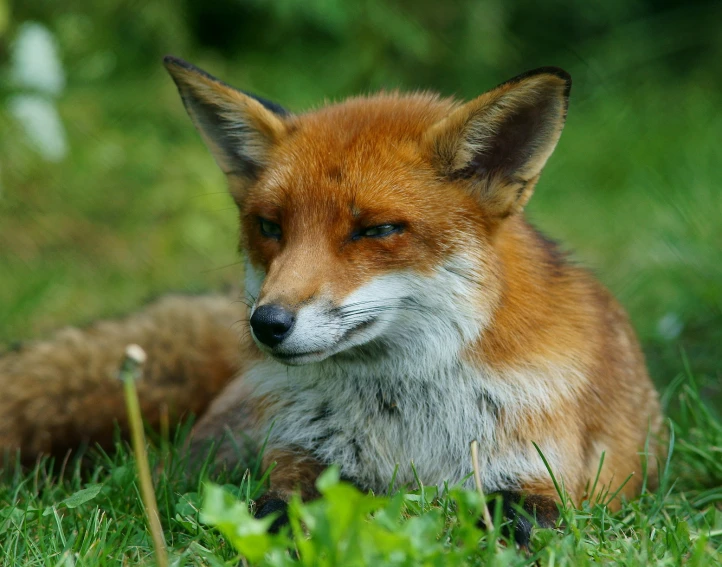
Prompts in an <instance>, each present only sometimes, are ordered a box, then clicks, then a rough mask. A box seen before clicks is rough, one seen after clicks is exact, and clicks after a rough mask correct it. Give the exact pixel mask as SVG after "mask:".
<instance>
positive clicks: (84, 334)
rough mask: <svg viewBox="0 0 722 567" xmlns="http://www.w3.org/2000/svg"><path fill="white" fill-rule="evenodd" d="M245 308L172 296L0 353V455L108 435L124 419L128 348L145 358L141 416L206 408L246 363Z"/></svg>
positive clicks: (57, 448)
mask: <svg viewBox="0 0 722 567" xmlns="http://www.w3.org/2000/svg"><path fill="white" fill-rule="evenodd" d="M246 318H247V313H246V306H245V305H243V304H242V303H240V302H238V301H234V299H233V298H231V297H230V296H204V297H185V296H183V297H181V296H168V297H165V298H163V299H161V300H159V301H157V302H156V303H153V304H151V305H149V306H148V307H147V308H145V309H144V310H143V311H141V312H139V313H136V314H134V315H131V316H129V317H126V318H124V319H120V320H113V321H101V322H98V323H96V324H94V325H92V326H90V327H88V328H84V329H77V328H67V329H63V330H61V331H59V332H57V333H56V334H55V335H54V336H53V337H52V338H51V339H49V340H46V341H42V342H36V343H31V344H28V345H27V346H24V347H23V348H21V349H19V350H18V351H16V352H11V353H9V354H6V355H4V356H2V357H0V461H2V455H3V454H5V455H8V454H9V455H10V456H13V455H14V454H15V452H16V450H17V449H20V450H21V458H22V460H23V461H26V462H27V461H30V460H32V459H34V458H36V456H37V455H39V454H41V453H42V454H54V455H60V454H63V453H65V452H66V451H67V450H69V449H71V448H74V447H77V446H78V445H79V444H81V443H86V442H87V443H101V444H107V443H109V442H111V441H112V436H113V431H114V427H115V425H114V424H115V422H116V421H117V422H118V423H119V424H120V426H121V428H124V427H125V406H124V399H123V394H122V387H121V384H120V382H119V381H118V379H117V374H118V369H119V366H120V363H121V362H122V359H123V356H124V352H125V347H126V346H127V345H128V344H130V343H136V344H139V345H140V346H142V347H143V348H144V349H145V351H146V353H147V355H148V360H147V362H146V364H145V368H144V375H143V379H142V380H141V381H140V382H139V384H138V391H139V395H140V399H141V406H142V411H143V416H144V418H145V419H146V420H147V421H148V423H149V424H150V425H151V426H154V425H158V422H159V419H160V416H161V415H162V414H163V412H164V407H165V408H166V409H167V411H168V414H169V415H170V417H171V419H175V418H177V417H179V416H180V415H182V414H184V413H187V412H194V413H199V412H202V411H203V410H204V409H205V407H206V406H207V405H208V403H209V402H210V401H211V399H212V398H213V397H214V396H215V395H216V394H217V393H218V392H219V390H220V389H221V388H223V386H225V385H226V383H228V381H229V380H230V379H231V378H232V377H233V376H234V375H236V374H237V373H238V372H239V371H240V370H241V368H242V365H243V355H244V352H243V351H244V350H245V349H242V348H241V347H240V343H241V335H242V333H244V332H245V331H244V329H245V328H246V325H245V320H246Z"/></svg>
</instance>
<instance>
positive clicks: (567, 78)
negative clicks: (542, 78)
mask: <svg viewBox="0 0 722 567" xmlns="http://www.w3.org/2000/svg"><path fill="white" fill-rule="evenodd" d="M529 75H554V76H555V77H557V78H559V79H561V80H562V81H564V85H565V87H564V96H569V91H571V90H572V76H571V75H570V74H569V73H567V72H566V71H565V70H564V69H562V68H561V67H539V68H538V69H534V70H533V71H529Z"/></svg>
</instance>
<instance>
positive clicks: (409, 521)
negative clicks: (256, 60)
mask: <svg viewBox="0 0 722 567" xmlns="http://www.w3.org/2000/svg"><path fill="white" fill-rule="evenodd" d="M202 62H203V61H201V63H202ZM207 62H208V63H211V64H209V65H207V66H208V67H209V68H213V69H214V70H215V67H214V65H219V66H221V68H223V67H225V64H224V63H222V62H220V61H218V60H217V59H213V60H209V61H207ZM585 71H586V70H585V69H577V70H576V72H575V70H574V69H572V73H573V75H574V76H575V77H578V78H580V79H581V80H579V81H578V82H577V85H576V86H575V89H574V92H573V98H572V105H571V109H570V115H569V121H568V125H567V127H566V130H565V133H564V135H563V137H562V141H561V143H560V145H559V148H558V150H557V152H556V154H555V155H554V157H553V158H552V160H551V161H550V163H549V166H548V167H547V170H546V172H545V174H544V176H543V177H542V180H541V182H540V183H539V186H538V188H537V192H536V195H535V197H534V198H533V200H532V203H531V205H530V210H529V213H530V215H531V217H532V218H533V219H534V220H535V222H537V224H538V225H540V227H541V228H543V229H544V230H545V231H546V232H548V233H549V234H550V235H552V236H554V237H557V238H559V239H560V240H562V241H563V243H564V245H565V246H567V247H568V248H569V249H571V250H573V251H574V253H573V255H574V257H575V258H577V259H578V260H579V261H581V262H583V263H585V264H587V265H589V266H591V267H592V268H593V269H594V270H595V271H596V272H597V274H598V275H599V277H600V278H601V279H602V280H603V281H604V282H605V283H606V284H607V285H608V286H609V287H610V288H611V289H612V290H613V291H614V293H615V294H616V295H617V296H618V297H619V298H620V299H621V300H622V302H623V303H624V305H625V306H626V307H627V308H628V309H629V311H630V314H631V316H632V318H633V321H634V323H635V326H636V327H637V329H638V330H639V333H640V337H641V339H642V342H643V345H644V348H645V351H646V353H647V357H648V362H649V365H650V368H651V371H652V375H653V378H654V379H655V381H656V383H657V384H658V386H659V387H660V390H661V391H662V392H663V397H664V400H665V409H666V411H667V412H668V414H669V415H670V416H672V419H673V423H674V424H675V426H674V440H675V441H674V445H673V447H672V449H673V450H672V452H671V460H670V462H669V465H668V466H666V464H665V463H662V466H663V467H665V475H664V478H663V483H662V488H661V489H660V490H659V491H657V492H655V493H648V494H644V495H643V496H642V497H641V498H640V499H638V500H635V501H633V502H630V503H627V504H625V506H624V509H623V510H622V511H621V512H619V513H617V514H614V515H610V514H609V513H608V512H607V510H606V509H605V508H604V507H603V506H601V505H594V506H592V505H583V506H582V507H581V508H580V509H578V510H573V509H567V510H565V511H564V524H563V525H562V526H561V527H559V528H558V529H557V530H547V531H540V532H539V533H538V535H537V539H536V542H535V546H534V551H533V553H531V554H526V553H524V552H521V551H519V550H517V549H515V548H514V546H511V545H508V544H506V543H503V542H502V543H499V542H500V540H503V538H502V537H501V536H500V534H499V533H497V532H493V533H490V534H487V533H485V532H481V531H480V530H478V528H476V518H477V517H478V514H479V502H478V499H477V497H476V496H475V495H474V494H471V493H468V492H467V493H462V492H459V491H452V492H450V493H449V494H446V495H436V494H434V491H432V490H431V489H428V488H427V489H425V490H423V491H418V490H417V491H411V492H407V493H401V494H397V495H394V496H391V497H390V498H389V499H381V498H377V497H375V496H371V495H362V494H359V493H358V492H356V491H355V490H353V489H352V488H351V487H348V486H345V485H342V484H334V483H333V482H332V479H329V482H328V484H327V486H326V487H325V490H326V498H324V499H323V500H321V501H319V502H318V503H314V504H310V505H308V506H300V505H298V506H296V507H295V508H294V510H295V512H294V514H296V515H295V517H296V518H300V519H303V521H304V523H305V525H306V526H307V528H308V533H306V532H305V531H303V530H302V528H301V527H300V524H296V525H295V527H294V531H293V533H292V534H291V535H290V536H289V535H287V534H285V535H280V536H277V537H276V536H273V537H271V536H267V535H266V534H265V533H264V532H263V529H262V526H261V525H259V524H258V523H256V522H255V521H254V520H252V519H251V518H250V517H249V516H248V515H247V514H246V513H245V510H246V507H245V505H240V506H239V505H234V504H233V502H232V501H229V500H228V498H231V497H232V498H238V499H241V500H247V499H248V498H249V497H253V496H255V495H257V494H258V493H259V492H260V491H261V490H263V487H262V484H261V483H260V481H259V479H256V478H249V477H248V476H244V471H243V470H238V471H229V472H225V473H222V474H218V475H214V476H213V478H212V480H213V481H214V482H215V483H218V484H221V485H223V487H224V490H225V491H226V492H227V493H228V494H230V495H231V496H230V497H228V496H226V497H223V496H219V495H218V493H217V492H213V491H212V489H211V491H210V492H209V489H207V488H204V484H203V479H202V478H200V477H198V476H194V477H191V478H189V477H188V476H186V475H185V474H184V470H185V467H184V462H183V457H182V455H179V454H178V449H177V448H178V447H179V446H180V444H181V442H180V441H179V440H176V441H175V442H173V443H171V444H170V447H168V446H167V445H166V444H165V443H164V442H161V440H158V439H157V438H155V441H154V442H153V443H152V446H151V451H150V459H151V465H152V470H154V471H155V482H156V490H157V494H158V500H159V505H160V510H161V520H162V523H163V526H164V528H165V532H166V539H167V542H168V544H169V547H170V550H171V555H172V558H173V559H174V560H175V561H176V562H177V563H176V564H180V565H235V564H237V562H238V553H237V551H236V549H235V548H234V547H233V545H232V542H235V544H236V545H238V546H239V548H240V549H246V550H247V549H248V547H247V546H248V545H249V541H251V542H252V543H253V546H256V547H255V548H261V547H262V546H264V545H265V546H268V549H269V550H271V551H270V552H269V554H267V555H266V556H265V558H263V559H260V560H259V561H257V562H255V564H261V565H265V564H267V565H285V564H296V563H299V564H301V565H361V564H365V565H493V564H512V565H516V564H519V565H522V564H533V563H534V562H536V561H539V562H540V563H541V564H545V565H584V564H588V563H592V562H606V563H619V564H625V565H651V564H658V565H677V564H682V563H684V564H690V565H718V564H720V562H721V561H722V488H720V487H721V486H722V464H721V463H722V424H721V422H720V419H719V417H720V407H722V403H721V402H722V386H721V384H722V380H721V378H722V348H720V345H722V263H720V253H721V252H720V251H722V223H721V222H720V219H722V198H721V197H720V195H721V194H722V193H720V187H721V186H722V173H720V169H719V163H720V161H721V160H720V158H721V152H720V149H719V132H722V113H721V112H720V110H719V109H720V107H721V103H722V100H720V98H722V97H720V95H719V94H718V93H717V92H715V91H714V89H712V88H711V87H710V85H709V83H708V82H707V79H706V78H705V74H704V73H703V72H701V71H698V72H694V73H690V74H687V75H685V76H684V77H667V76H664V75H663V74H659V73H658V74H653V73H650V74H649V75H645V74H644V73H642V72H640V73H638V74H637V75H635V77H634V80H626V81H624V80H618V81H615V80H613V79H608V80H605V81H599V80H596V79H592V78H590V77H588V76H585ZM219 74H221V72H220V71H219ZM249 76H255V77H260V76H263V74H262V73H261V70H259V69H255V72H254V73H251V74H250V75H243V76H241V75H236V76H231V77H230V79H231V80H232V82H236V83H237V84H240V85H243V86H245V87H249V88H258V89H259V90H260V91H261V92H263V90H264V85H263V84H254V83H251V84H247V83H244V81H246V80H248V79H249ZM299 77H300V74H299ZM234 79H235V80H234ZM293 80H294V78H293V77H290V78H288V79H287V80H285V82H283V81H280V80H279V84H281V85H283V86H282V87H277V88H276V90H277V91H279V92H277V93H275V94H277V95H278V96H279V98H281V99H282V101H283V102H284V103H286V104H288V106H289V107H291V108H292V109H298V108H299V107H298V106H297V105H300V104H301V103H304V104H306V103H307V102H308V100H307V99H308V92H309V90H311V91H312V89H310V88H307V89H303V88H301V89H297V87H298V85H297V84H294V82H293ZM298 81H306V83H308V77H305V78H298ZM306 83H304V84H306ZM306 86H308V85H306ZM409 86H410V87H413V86H415V85H409ZM488 86H490V85H489V84H487V83H483V82H481V81H480V83H479V91H481V90H482V89H483V88H485V87H488ZM265 87H266V90H267V89H269V88H270V86H269V85H265ZM319 88H320V87H319ZM465 88H467V89H468V88H469V87H468V85H467V86H466V87H465ZM314 92H315V91H314ZM342 94H348V93H346V92H330V93H329V95H342ZM60 111H61V114H62V116H63V119H64V122H65V125H66V127H67V129H68V135H69V140H70V145H71V149H72V151H71V154H70V156H69V158H68V159H67V160H66V161H65V162H62V163H60V164H47V163H43V162H42V161H41V160H40V158H39V157H38V156H37V155H35V154H34V152H33V151H32V150H31V149H30V148H28V147H27V146H26V145H25V144H24V143H23V136H22V135H21V133H20V131H19V128H18V126H17V125H16V124H14V123H13V122H12V121H11V119H10V118H9V116H7V114H6V113H5V112H4V109H3V108H2V107H1V106H0V176H1V180H2V193H0V343H11V342H12V341H15V340H21V339H30V338H35V337H40V336H44V335H47V334H48V333H49V332H50V331H52V329H54V328H56V327H57V326H59V325H61V324H67V323H73V324H81V323H84V322H87V321H90V320H92V319H95V318H98V317H102V316H111V315H116V314H120V313H124V312H127V311H130V310H132V309H134V308H136V307H137V306H138V305H140V304H141V303H143V302H144V301H146V300H147V299H148V298H149V297H152V296H155V295H159V294H162V293H164V292H167V291H170V290H182V291H200V290H205V289H214V288H218V287H219V286H222V285H225V284H228V283H232V282H234V281H236V280H237V279H238V273H239V271H238V268H237V266H236V262H237V261H238V258H237V255H236V252H235V246H236V235H237V226H236V212H235V210H234V208H233V206H232V204H231V200H230V198H228V197H227V195H226V194H225V191H224V187H223V179H222V176H221V174H220V173H219V172H218V171H217V169H216V167H215V166H214V164H213V162H212V159H211V157H210V156H209V155H208V153H207V152H206V150H205V149H204V148H203V146H202V144H201V142H200V140H199V139H198V137H197V135H196V134H195V132H194V131H193V129H192V127H191V125H190V122H189V121H188V119H187V117H186V115H185V113H184V111H183V109H182V107H181V104H180V103H179V101H178V100H177V94H176V92H175V91H174V89H173V87H172V84H171V82H170V81H169V79H168V78H167V77H166V76H165V75H164V74H163V73H162V71H161V70H160V68H159V69H158V71H157V72H156V73H150V74H143V73H139V74H137V75H133V76H132V77H120V78H107V79H105V80H103V81H96V82H94V81H87V82H85V83H83V82H82V81H75V82H72V81H71V83H70V84H69V86H68V89H67V91H66V93H65V94H64V96H63V98H62V100H61V102H60ZM693 377H694V379H693ZM0 395H1V394H0ZM612 418H613V416H610V419H612ZM181 437H182V434H181ZM133 465H134V463H133V457H132V454H131V452H130V451H129V450H128V449H127V448H126V447H125V446H124V445H122V444H119V445H118V448H117V451H115V452H113V453H110V454H104V453H100V452H98V451H95V450H91V451H90V454H89V455H86V456H85V457H84V458H83V459H82V461H80V460H70V461H68V462H67V463H50V462H48V461H43V462H41V463H39V464H38V465H37V466H36V467H35V468H33V469H32V470H20V469H17V470H10V471H5V473H4V475H5V476H4V477H3V479H2V481H0V557H2V558H3V559H2V560H1V561H2V565H43V566H51V565H53V566H54V565H62V566H70V565H78V566H81V565H83V566H93V567H94V566H102V565H136V564H148V565H151V564H152V557H151V555H150V554H151V550H152V545H151V539H150V534H149V531H148V528H147V523H146V521H145V519H144V515H143V509H142V504H141V500H140V495H139V491H138V488H137V486H136V484H135V473H134V466H133ZM437 496H438V497H437ZM204 498H205V499H206V501H207V504H206V509H205V515H204V516H203V517H202V518H201V515H200V512H199V509H200V508H201V507H202V502H203V500H204ZM371 512H373V513H371ZM498 523H499V522H496V524H497V525H498ZM211 524H212V525H215V526H217V528H218V529H217V528H216V527H213V526H212V525H211ZM259 526H260V527H259ZM229 530H232V532H233V534H235V535H232V533H231V531H229ZM248 538H251V539H248ZM253 538H255V539H253ZM244 546H246V547H244ZM255 548H254V549H255ZM251 553H253V552H251Z"/></svg>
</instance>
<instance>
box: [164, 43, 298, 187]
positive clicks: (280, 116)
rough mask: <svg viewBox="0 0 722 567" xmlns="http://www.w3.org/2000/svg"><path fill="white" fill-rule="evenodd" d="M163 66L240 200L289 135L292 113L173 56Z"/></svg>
mask: <svg viewBox="0 0 722 567" xmlns="http://www.w3.org/2000/svg"><path fill="white" fill-rule="evenodd" d="M163 63H164V64H165V67H166V69H167V70H168V72H169V73H170V75H171V77H173V80H174V81H175V84H176V86H177V87H178V91H179V92H180V95H181V98H182V99H183V104H184V105H185V107H186V110H187V111H188V114H189V115H190V117H191V120H193V123H194V124H195V127H196V129H197V130H198V131H199V132H200V134H201V136H202V137H203V139H204V141H205V143H206V145H207V146H208V148H209V149H210V150H211V153H212V154H213V157H214V158H215V160H216V163H218V165H219V167H220V168H221V169H222V170H223V173H225V174H226V175H227V176H228V178H229V185H230V188H231V193H233V196H234V198H235V199H236V201H239V200H240V199H241V198H242V196H243V195H242V193H244V190H245V187H246V186H247V184H248V183H250V182H251V181H253V180H254V179H256V178H257V177H258V174H259V172H260V171H261V170H262V169H263V168H264V167H265V166H266V165H267V163H268V154H269V152H270V150H271V148H272V147H273V145H274V144H275V143H277V142H278V140H279V139H280V138H281V137H282V136H283V135H284V134H285V133H286V123H285V121H284V118H285V117H287V116H288V115H289V114H288V112H286V110H284V109H283V108H282V107H281V106H279V105H277V104H275V103H273V102H270V101H268V100H265V99H263V98H260V97H257V96H253V95H251V94H248V93H245V92H242V91H239V90H236V89H234V88H232V87H230V86H229V85H227V84H225V83H223V82H222V81H219V80H218V79H216V78H215V77H213V76H211V75H209V74H208V73H206V72H205V71H202V70H201V69H198V68H197V67H195V66H193V65H191V64H190V63H187V62H185V61H183V60H182V59H178V58H176V57H171V56H168V57H165V58H164V59H163Z"/></svg>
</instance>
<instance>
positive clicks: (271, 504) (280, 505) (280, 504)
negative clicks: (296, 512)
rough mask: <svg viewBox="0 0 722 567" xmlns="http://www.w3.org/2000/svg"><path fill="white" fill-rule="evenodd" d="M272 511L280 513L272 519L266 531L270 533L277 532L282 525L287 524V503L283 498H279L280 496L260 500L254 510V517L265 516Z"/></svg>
mask: <svg viewBox="0 0 722 567" xmlns="http://www.w3.org/2000/svg"><path fill="white" fill-rule="evenodd" d="M274 512H280V515H279V516H278V517H277V518H276V519H275V520H273V523H272V524H271V527H270V528H269V529H268V531H269V532H270V533H272V534H277V533H278V532H279V531H280V530H281V528H282V527H283V526H285V525H287V524H288V503H287V502H286V501H285V500H281V499H280V498H267V499H265V500H261V501H260V502H259V505H258V510H257V511H256V518H259V519H260V518H265V517H266V516H268V515H270V514H273V513H274Z"/></svg>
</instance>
